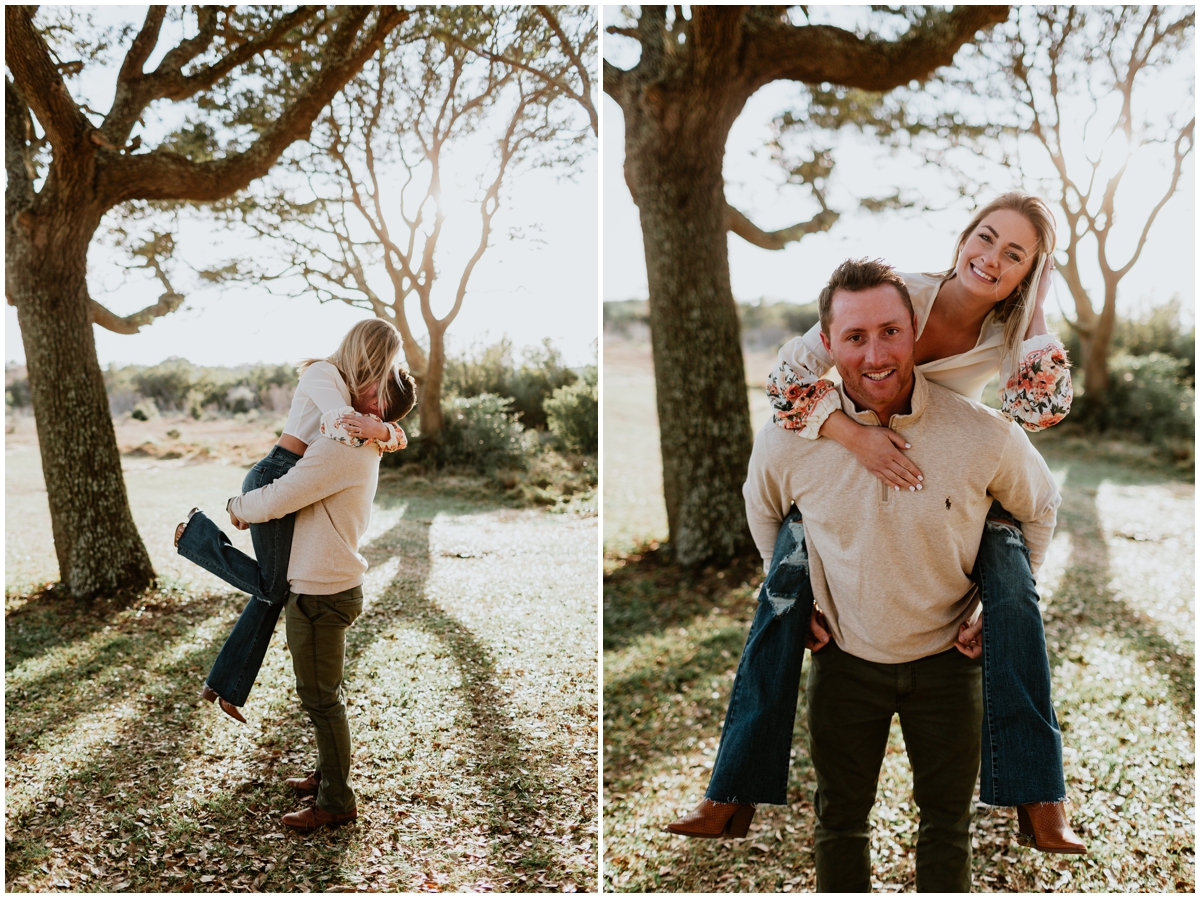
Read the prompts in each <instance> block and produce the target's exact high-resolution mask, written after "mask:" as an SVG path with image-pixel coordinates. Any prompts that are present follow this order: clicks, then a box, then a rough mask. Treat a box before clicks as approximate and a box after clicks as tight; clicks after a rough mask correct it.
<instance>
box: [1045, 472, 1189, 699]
mask: <svg viewBox="0 0 1200 898" xmlns="http://www.w3.org/2000/svg"><path fill="white" fill-rule="evenodd" d="M1077 470H1078V468H1077V467H1071V468H1070V469H1069V471H1068V475H1067V483H1068V485H1069V486H1064V489H1063V495H1064V500H1063V505H1062V507H1061V508H1060V510H1059V527H1058V529H1059V530H1060V531H1065V532H1066V533H1069V534H1070V535H1071V546H1072V558H1071V562H1072V563H1071V564H1070V565H1069V566H1068V567H1067V569H1066V570H1065V571H1064V572H1063V575H1062V581H1061V585H1060V587H1059V590H1058V591H1057V594H1056V596H1055V600H1054V601H1053V602H1051V603H1050V605H1049V608H1048V609H1047V613H1046V615H1045V616H1046V622H1047V625H1048V629H1049V628H1051V627H1053V628H1055V629H1058V628H1062V629H1064V630H1065V631H1066V632H1064V638H1068V639H1069V636H1070V631H1071V630H1074V629H1078V627H1079V626H1080V625H1082V626H1085V627H1087V628H1088V629H1091V630H1096V631H1105V630H1106V629H1111V630H1112V631H1113V632H1114V633H1115V634H1117V635H1119V636H1120V637H1121V638H1122V639H1123V640H1124V641H1125V642H1126V643H1127V644H1128V645H1129V646H1130V647H1131V649H1132V650H1133V652H1134V654H1135V655H1136V656H1137V657H1138V659H1139V660H1141V661H1143V662H1145V663H1149V664H1151V665H1152V666H1153V667H1154V669H1155V670H1157V671H1158V672H1160V673H1161V674H1163V675H1164V676H1165V677H1166V678H1167V679H1168V681H1169V682H1170V684H1171V688H1170V690H1169V691H1168V695H1167V696H1166V697H1168V698H1169V699H1170V700H1171V701H1172V702H1173V703H1174V704H1175V705H1176V706H1177V707H1178V709H1179V711H1180V713H1181V714H1182V715H1183V716H1184V718H1185V719H1191V718H1192V717H1193V716H1194V715H1195V709H1196V692H1195V683H1196V659H1195V654H1194V652H1188V651H1186V650H1183V649H1181V647H1180V646H1179V645H1178V643H1177V642H1176V641H1175V640H1173V639H1171V638H1170V637H1168V636H1167V635H1165V634H1164V633H1163V632H1162V630H1161V628H1160V626H1159V624H1158V623H1157V622H1156V621H1155V620H1153V619H1152V618H1151V617H1149V616H1148V615H1146V614H1145V613H1143V612H1142V611H1140V610H1139V609H1137V608H1136V607H1131V606H1130V604H1129V603H1128V602H1127V601H1126V600H1125V599H1123V598H1122V597H1120V596H1119V595H1117V594H1116V593H1115V592H1114V590H1113V588H1112V586H1111V579H1112V569H1111V558H1110V555H1111V553H1110V551H1109V545H1108V540H1107V539H1106V537H1105V533H1104V524H1103V521H1102V518H1101V514H1100V509H1099V506H1098V503H1097V499H1098V495H1099V488H1100V485H1101V484H1102V483H1103V482H1105V481H1106V480H1110V479H1111V478H1109V477H1108V476H1106V474H1107V473H1109V472H1106V471H1104V470H1103V469H1100V470H1099V471H1098V472H1088V473H1085V474H1083V475H1082V476H1080V475H1076V473H1075V472H1076V471H1077ZM1122 473H1123V475H1124V476H1122V477H1121V480H1120V481H1119V482H1123V483H1133V484H1135V485H1146V484H1156V483H1161V482H1163V478H1160V477H1154V476H1151V477H1147V478H1144V479H1143V478H1137V477H1131V476H1130V472H1128V471H1123V472H1122ZM1114 624H1115V627H1113V626H1112V625H1114ZM1059 660H1060V659H1059V654H1058V653H1057V652H1054V651H1051V652H1050V661H1051V666H1052V667H1053V666H1055V665H1056V664H1057V663H1058V661H1059Z"/></svg>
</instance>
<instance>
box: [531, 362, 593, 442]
mask: <svg viewBox="0 0 1200 898" xmlns="http://www.w3.org/2000/svg"><path fill="white" fill-rule="evenodd" d="M595 371H596V369H595V368H591V369H589V371H588V373H587V374H585V375H584V377H582V378H580V379H579V380H577V381H575V383H573V384H571V385H570V386H566V387H559V388H558V389H557V390H555V391H554V394H553V395H552V396H551V397H550V398H549V399H547V400H546V403H545V409H546V416H547V418H548V420H549V423H550V432H551V433H553V434H554V435H555V436H556V437H558V439H559V442H560V443H562V445H563V447H564V448H566V449H569V450H570V451H572V452H582V453H585V454H587V455H595V454H596V452H597V448H598V443H599V436H600V414H599V412H600V405H599V402H598V397H597V395H596V375H595Z"/></svg>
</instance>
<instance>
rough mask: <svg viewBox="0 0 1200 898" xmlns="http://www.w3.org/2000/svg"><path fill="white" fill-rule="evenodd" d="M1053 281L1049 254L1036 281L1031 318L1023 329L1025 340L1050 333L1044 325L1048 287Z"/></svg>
mask: <svg viewBox="0 0 1200 898" xmlns="http://www.w3.org/2000/svg"><path fill="white" fill-rule="evenodd" d="M1053 281H1054V255H1053V253H1049V254H1047V255H1046V262H1045V264H1044V265H1042V273H1041V276H1040V278H1039V279H1038V291H1037V296H1035V297H1034V299H1033V317H1032V318H1030V319H1029V327H1027V328H1025V339H1026V340H1028V339H1029V338H1030V337H1036V336H1038V335H1039V334H1048V333H1050V328H1049V327H1047V325H1046V297H1047V296H1049V295H1050V285H1051V283H1053Z"/></svg>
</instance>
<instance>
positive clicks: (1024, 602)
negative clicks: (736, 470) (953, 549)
mask: <svg viewBox="0 0 1200 898" xmlns="http://www.w3.org/2000/svg"><path fill="white" fill-rule="evenodd" d="M988 518H989V520H988V524H987V526H985V527H984V532H983V537H982V540H981V542H980V547H979V555H978V558H977V559H976V562H975V571H974V574H973V577H974V579H975V580H976V582H977V583H978V584H979V587H980V596H981V601H982V602H983V609H984V614H983V659H982V661H983V700H984V717H983V729H982V743H983V750H982V764H981V772H980V799H981V800H982V801H983V802H985V803H987V804H992V805H998V806H1013V805H1018V804H1029V803H1031V802H1036V801H1061V800H1062V799H1063V798H1065V797H1066V791H1067V790H1066V786H1065V784H1064V782H1063V767H1062V734H1061V733H1060V732H1059V729H1058V720H1057V718H1056V717H1055V715H1054V706H1053V705H1052V704H1051V701H1050V662H1049V658H1048V657H1047V655H1046V637H1045V632H1044V631H1043V629H1042V616H1041V613H1040V612H1039V610H1038V606H1037V592H1036V590H1035V589H1034V584H1033V574H1032V573H1031V572H1030V568H1029V550H1028V549H1027V548H1026V547H1025V541H1024V539H1023V538H1022V536H1021V534H1020V528H1019V527H1017V526H1016V524H1015V522H1014V521H1013V519H1012V517H1011V516H1010V515H1008V513H1007V512H1005V511H1004V509H1003V508H1001V507H1000V505H999V503H994V504H993V506H992V510H991V512H989V515H988ZM812 605H813V593H812V583H811V581H810V580H809V574H808V554H807V551H806V548H805V544H804V526H803V522H802V521H801V517H800V513H799V511H797V510H796V509H795V508H793V509H792V510H791V512H790V513H789V514H788V516H787V517H786V518H785V519H784V521H783V525H782V526H781V527H780V529H779V536H778V537H777V538H776V541H775V551H774V555H773V556H772V558H771V567H770V570H769V571H768V573H767V579H766V581H765V582H764V583H763V586H762V589H761V590H760V592H759V598H758V611H757V613H756V614H755V616H754V622H753V623H752V624H751V625H750V635H749V636H748V637H747V638H746V647H745V649H743V650H742V659H741V661H740V662H739V664H738V670H737V677H736V678H735V679H734V681H733V691H732V693H731V694H730V696H729V709H728V710H727V711H726V713H725V727H724V729H722V731H721V744H720V747H719V748H718V749H717V760H716V763H715V764H714V765H713V774H712V779H711V780H710V781H709V785H708V790H707V792H706V793H705V796H706V797H707V798H709V799H711V800H713V801H722V802H729V801H741V802H754V803H758V804H787V775H788V763H789V761H790V755H791V744H792V728H793V725H794V723H795V720H796V700H797V696H798V693H799V686H800V672H801V664H802V662H803V660H804V641H805V638H806V636H807V634H808V621H809V617H810V616H811V614H812Z"/></svg>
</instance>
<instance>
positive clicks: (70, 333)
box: [7, 207, 155, 599]
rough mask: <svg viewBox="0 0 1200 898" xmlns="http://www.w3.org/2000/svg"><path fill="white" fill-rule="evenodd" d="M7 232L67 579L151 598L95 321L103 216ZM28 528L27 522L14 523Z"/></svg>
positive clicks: (91, 591) (77, 589)
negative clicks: (94, 241)
mask: <svg viewBox="0 0 1200 898" xmlns="http://www.w3.org/2000/svg"><path fill="white" fill-rule="evenodd" d="M21 217H22V218H24V219H26V221H25V222H24V223H20V222H18V223H17V224H16V226H15V227H12V226H10V227H9V228H8V229H7V233H8V238H9V244H8V246H7V254H8V259H7V271H8V286H9V289H10V292H11V296H12V299H13V302H14V305H16V307H17V320H18V321H19V322H20V326H21V340H22V342H23V344H24V347H25V359H26V365H27V367H28V371H29V386H30V390H31V393H32V395H33V408H34V415H35V420H36V422H37V431H38V447H39V449H40V450H41V456H42V473H43V476H44V477H45V480H46V492H47V494H48V496H49V500H50V519H51V521H52V523H53V533H54V551H55V554H56V555H57V556H58V569H59V577H60V578H61V580H62V582H63V583H64V584H65V585H66V587H67V589H68V590H69V591H70V593H71V594H72V595H73V596H75V597H77V598H85V599H91V598H94V597H96V596H98V595H111V594H113V593H115V592H117V591H119V590H142V589H144V588H146V587H147V586H149V585H151V584H152V583H153V582H154V579H155V575H154V569H153V567H152V566H151V564H150V556H149V555H148V554H147V552H146V547H145V546H144V545H143V543H142V539H141V536H139V535H138V531H137V527H136V526H134V523H133V515H132V514H131V513H130V511H129V499H128V496H127V494H126V492H125V481H124V478H123V476H122V473H121V457H120V454H119V453H118V451H117V437H116V432H115V431H114V430H113V423H112V416H111V414H110V412H109V408H108V396H107V394H106V393H105V389H104V376H103V374H102V373H101V371H100V363H99V361H98V360H97V358H96V344H95V340H94V338H93V336H92V324H91V321H90V319H89V317H88V314H89V307H90V300H89V296H88V290H87V250H88V244H89V243H90V241H91V238H92V234H93V233H94V232H95V229H96V228H97V227H98V225H99V223H100V218H101V213H99V212H98V211H96V210H88V209H79V208H78V207H75V208H71V209H69V210H64V209H60V210H58V211H57V213H55V214H52V215H47V216H39V217H38V220H36V221H29V217H28V216H21ZM10 525H17V526H19V522H10Z"/></svg>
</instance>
